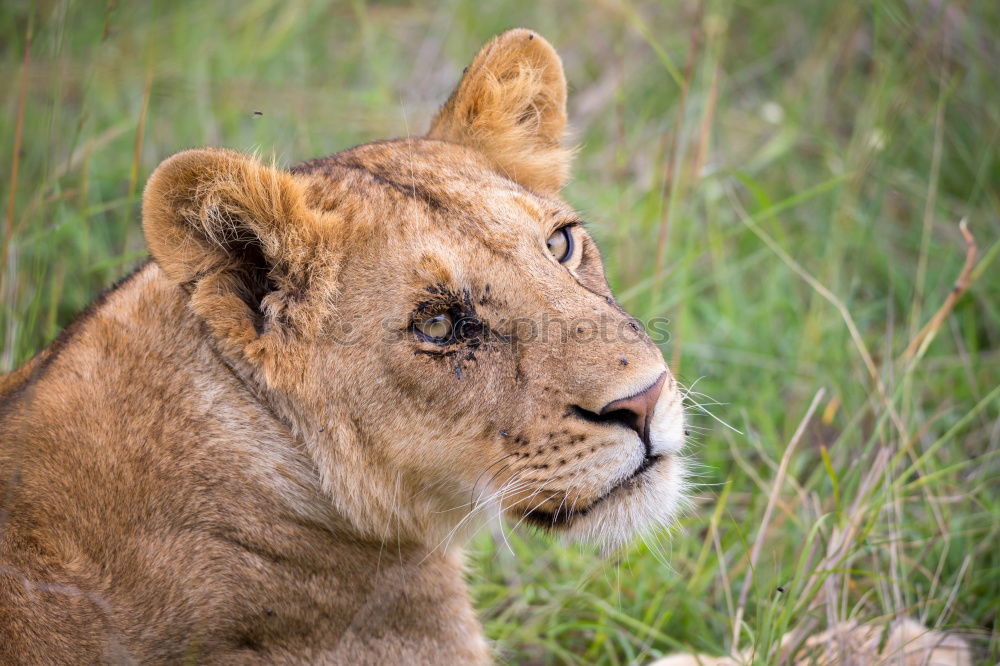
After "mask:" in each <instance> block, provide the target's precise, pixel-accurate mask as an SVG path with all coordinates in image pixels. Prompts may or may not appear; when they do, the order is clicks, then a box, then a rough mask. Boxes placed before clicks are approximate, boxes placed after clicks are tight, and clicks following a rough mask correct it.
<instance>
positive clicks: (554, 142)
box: [427, 28, 572, 192]
mask: <svg viewBox="0 0 1000 666" xmlns="http://www.w3.org/2000/svg"><path fill="white" fill-rule="evenodd" d="M565 130H566V78H565V76H564V75H563V68H562V62H561V61H560V60H559V55H558V54H557V53H556V51H555V49H554V48H552V45H551V44H549V43H548V42H547V41H545V39H543V38H542V37H541V36H540V35H538V34H537V33H534V32H532V31H530V30H525V29H523V28H518V29H515V30H508V31H507V32H505V33H503V34H502V35H499V36H497V37H494V38H493V39H492V40H491V41H490V42H489V43H488V44H486V46H484V47H483V48H482V50H481V51H480V52H479V54H478V55H476V57H475V59H474V60H473V61H472V64H471V65H470V66H469V67H468V69H467V70H466V72H465V75H464V76H463V77H462V80H461V81H460V82H459V84H458V87H457V88H456V89H455V91H454V92H453V93H452V94H451V97H450V98H448V101H447V102H446V103H445V105H444V106H443V107H442V108H441V110H440V111H439V112H438V114H437V116H436V117H435V118H434V121H433V123H431V130H430V132H429V133H428V135H427V136H428V137H429V138H432V139H442V140H444V141H451V142H454V143H461V144H464V145H467V146H470V147H472V148H476V149H478V150H479V151H481V152H482V153H484V154H485V155H486V156H487V157H488V158H489V159H490V160H491V161H492V162H493V164H494V166H495V167H496V168H497V169H499V170H500V171H501V172H503V173H504V174H505V175H507V176H509V177H510V178H511V179H513V180H515V181H517V182H519V183H521V184H522V185H524V186H525V187H528V188H529V189H533V190H537V191H541V192H554V191H557V190H559V189H560V188H561V187H562V186H563V185H564V184H565V183H566V179H567V177H568V175H569V167H570V161H571V155H572V151H571V150H569V149H567V148H565V147H563V146H562V144H561V142H562V139H563V133H564V132H565Z"/></svg>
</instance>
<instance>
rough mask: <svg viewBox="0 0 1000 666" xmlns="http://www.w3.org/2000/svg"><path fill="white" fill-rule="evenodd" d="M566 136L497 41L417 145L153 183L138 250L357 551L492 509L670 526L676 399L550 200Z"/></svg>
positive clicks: (538, 77)
mask: <svg viewBox="0 0 1000 666" xmlns="http://www.w3.org/2000/svg"><path fill="white" fill-rule="evenodd" d="M565 126H566V83H565V79H564V76H563V70H562V64H561V62H560V60H559V57H558V55H557V54H556V52H555V51H554V50H553V48H552V46H551V45H549V43H548V42H546V41H545V40H544V39H542V38H541V37H540V36H539V35H537V34H535V33H532V32H530V31H528V30H511V31H509V32H506V33H504V34H503V35H500V36H499V37H497V38H495V39H494V40H492V41H491V42H489V43H488V44H487V45H486V46H485V47H484V48H483V49H482V51H480V53H479V54H478V55H477V56H476V58H475V59H474V60H473V62H472V64H471V65H470V67H469V68H468V69H467V70H466V73H465V75H464V76H463V78H462V80H461V82H460V83H459V85H458V87H457V89H456V90H455V91H454V93H453V94H452V95H451V97H450V98H449V100H448V101H447V103H446V104H445V105H444V106H443V107H442V109H441V110H440V112H439V113H438V114H437V116H436V117H435V119H434V121H433V124H432V126H431V130H430V132H429V133H428V134H427V136H425V137H421V138H407V139H397V140H392V141H384V142H378V143H373V144H368V145H363V146H360V147H357V148H353V149H351V150H347V151H344V152H341V153H338V154H336V155H333V156H332V157H327V158H322V159H317V160H313V161H310V162H306V163H304V164H302V165H299V166H297V167H295V168H293V169H292V170H291V171H287V172H286V171H280V170H277V169H275V168H273V167H271V166H267V165H263V164H261V163H259V162H258V161H257V160H255V159H253V158H251V157H247V156H244V155H241V154H237V153H233V152H229V151H223V150H192V151H187V152H183V153H180V154H178V155H175V156H174V157H172V158H170V159H168V160H166V161H165V162H164V163H163V164H162V165H161V166H160V167H159V168H158V169H157V170H156V172H155V173H154V174H153V176H152V177H151V179H150V180H149V184H148V186H147V188H146V192H145V198H144V202H143V219H144V222H143V223H144V228H145V232H146V238H147V241H148V244H149V249H150V252H151V254H152V255H153V257H154V259H155V260H156V262H157V263H158V264H159V266H160V267H161V268H162V270H163V271H164V273H165V274H166V276H167V277H168V279H170V280H171V281H173V282H175V283H176V284H177V285H179V286H180V287H181V288H183V290H184V293H185V298H186V299H188V303H189V309H190V311H191V312H192V313H193V314H194V315H195V316H197V317H199V318H200V319H201V320H203V322H204V324H205V330H206V331H207V335H208V339H209V341H210V343H211V345H212V346H213V347H214V349H215V350H216V352H217V353H218V355H219V356H220V358H221V359H222V361H223V362H225V363H226V364H227V365H228V366H229V368H230V369H231V370H233V371H235V372H236V373H237V374H238V375H239V376H240V377H241V378H242V379H243V381H244V382H245V383H246V384H247V385H248V387H249V388H250V390H252V391H254V392H255V393H256V394H257V395H258V396H259V398H260V399H261V400H263V401H265V402H266V403H267V404H268V405H269V406H270V407H271V409H272V411H273V412H274V413H275V414H276V416H277V417H278V418H280V419H282V420H283V421H285V423H287V425H288V427H289V429H290V431H291V434H292V435H293V436H294V437H295V438H297V440H298V441H300V442H301V443H302V445H303V446H304V447H305V448H306V449H307V450H308V451H309V453H310V455H311V456H312V458H313V459H314V460H315V462H316V465H317V468H318V470H319V474H320V478H321V480H322V484H323V488H324V491H325V492H326V493H327V494H328V498H329V500H330V501H331V502H332V503H333V504H334V506H335V508H336V509H337V511H338V512H339V513H340V514H341V515H342V516H343V517H344V518H345V519H346V520H348V521H349V522H350V524H351V525H353V527H354V528H355V529H356V530H357V533H358V534H359V535H365V536H366V537H370V538H373V539H385V538H386V537H387V536H388V537H391V538H399V539H403V540H416V541H421V542H426V543H430V544H431V545H436V544H437V543H439V542H440V540H442V539H445V538H447V537H448V536H449V535H450V534H452V533H457V532H459V530H457V529H456V528H457V527H458V526H459V525H466V524H474V523H475V522H476V521H468V520H466V518H468V517H469V516H470V515H475V514H478V513H484V514H485V513H486V511H483V509H489V510H490V511H499V512H502V513H504V514H506V515H507V516H508V517H510V518H512V519H514V520H515V521H522V520H524V521H527V522H530V523H533V524H535V525H540V526H545V527H546V528H551V529H553V530H564V531H566V532H568V533H569V534H571V535H573V536H579V537H584V538H589V539H592V540H597V541H600V542H602V543H604V544H605V545H608V544H617V543H620V542H622V541H623V540H624V539H627V538H628V537H630V536H631V535H632V534H634V533H635V532H636V531H637V530H641V529H642V528H644V527H645V526H648V525H651V524H658V523H662V522H665V521H667V520H669V519H670V517H671V516H672V514H673V512H674V511H675V508H676V506H677V504H678V501H679V499H680V496H681V492H682V484H683V476H684V472H683V466H682V462H681V460H680V459H679V457H678V454H679V452H680V450H681V446H682V444H683V441H684V426H683V414H682V406H681V394H680V392H679V390H678V387H677V384H676V382H675V381H674V378H673V377H672V376H671V373H670V371H669V370H668V369H667V366H666V364H665V363H664V360H663V357H662V355H661V353H660V351H659V349H657V347H656V346H655V345H654V344H653V342H652V341H651V340H650V339H649V337H648V336H647V335H646V333H645V332H644V330H643V327H642V325H641V324H640V323H639V322H637V321H636V320H635V319H633V318H632V317H630V316H629V315H628V314H627V313H626V312H625V311H624V310H622V308H621V307H619V305H618V304H617V303H616V302H615V300H614V298H613V297H612V295H611V292H610V290H609V288H608V285H607V282H606V280H605V277H604V271H603V267H602V265H601V258H600V255H599V254H598V250H597V247H596V246H595V244H594V241H593V240H592V239H591V237H590V235H589V234H588V233H587V231H586V229H585V228H584V225H583V224H582V222H581V217H580V215H578V214H577V213H575V212H574V211H573V209H572V208H571V207H570V206H569V205H567V204H566V203H565V202H564V201H563V200H562V199H561V198H560V196H559V190H560V188H561V187H562V186H563V184H564V183H565V181H566V179H567V174H568V170H569V162H570V157H571V151H570V150H568V149H566V148H565V147H563V146H562V144H561V141H562V139H563V133H564V130H565ZM250 431H251V432H252V428H251V429H250Z"/></svg>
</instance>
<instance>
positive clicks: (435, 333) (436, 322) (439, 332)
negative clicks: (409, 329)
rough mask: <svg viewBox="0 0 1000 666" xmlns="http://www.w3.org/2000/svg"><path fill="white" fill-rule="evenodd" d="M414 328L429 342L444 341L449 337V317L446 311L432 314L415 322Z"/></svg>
mask: <svg viewBox="0 0 1000 666" xmlns="http://www.w3.org/2000/svg"><path fill="white" fill-rule="evenodd" d="M414 328H416V329H417V332H418V333H420V335H422V336H423V337H424V338H426V339H427V340H429V341H431V342H444V341H446V340H447V339H448V338H450V337H451V317H450V316H448V314H446V313H442V314H439V315H434V316H433V317H429V318H427V319H424V320H423V321H421V322H417V323H416V324H414Z"/></svg>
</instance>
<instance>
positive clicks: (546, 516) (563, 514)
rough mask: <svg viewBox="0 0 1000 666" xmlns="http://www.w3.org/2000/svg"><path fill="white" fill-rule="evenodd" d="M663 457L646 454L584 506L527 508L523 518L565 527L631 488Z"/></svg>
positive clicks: (544, 524)
mask: <svg viewBox="0 0 1000 666" xmlns="http://www.w3.org/2000/svg"><path fill="white" fill-rule="evenodd" d="M662 459H663V456H662V455H652V456H646V457H645V458H644V459H643V461H642V462H641V463H639V464H638V465H637V466H636V468H635V469H634V470H632V473H631V474H629V475H628V476H627V477H625V478H624V479H622V480H621V481H619V482H618V483H616V484H615V485H613V486H612V487H611V488H609V489H608V490H606V491H605V492H604V493H603V494H602V495H599V496H598V497H597V498H596V499H594V500H593V501H592V502H590V503H589V504H587V505H586V506H584V507H572V508H563V507H562V506H560V507H559V508H558V509H556V510H555V511H545V510H544V509H537V508H535V509H529V510H528V511H527V512H526V513H525V514H524V518H523V519H524V520H525V521H527V522H528V523H531V524H532V525H536V526H537V527H544V528H554V527H565V526H567V525H569V524H570V523H571V522H572V521H573V519H575V518H579V517H582V516H586V515H587V514H588V513H590V512H591V511H592V510H593V509H594V507H596V506H598V505H599V504H601V503H602V502H604V501H606V500H607V499H608V498H610V497H612V496H613V495H615V493H618V492H619V491H621V490H624V489H627V488H632V487H634V486H635V485H636V484H637V483H639V482H640V481H641V480H642V476H643V475H644V474H645V473H646V472H648V471H649V470H650V469H652V468H653V467H654V466H655V465H656V463H658V462H660V460H662Z"/></svg>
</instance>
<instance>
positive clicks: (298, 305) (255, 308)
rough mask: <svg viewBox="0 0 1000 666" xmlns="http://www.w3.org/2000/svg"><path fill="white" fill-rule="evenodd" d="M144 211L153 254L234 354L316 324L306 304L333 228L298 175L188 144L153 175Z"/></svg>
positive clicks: (239, 155) (143, 215)
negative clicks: (327, 230)
mask: <svg viewBox="0 0 1000 666" xmlns="http://www.w3.org/2000/svg"><path fill="white" fill-rule="evenodd" d="M142 217H143V230H144V231H145V234H146V243H147V245H148V246H149V251H150V254H151V255H152V256H153V259H154V260H155V261H156V263H157V264H159V265H160V267H161V268H162V269H163V271H164V273H166V275H167V276H168V277H169V278H170V280H172V281H173V282H175V283H177V284H179V285H181V286H182V287H184V288H185V289H186V290H187V291H188V293H189V294H190V296H191V299H190V306H191V308H192V309H193V310H194V311H195V313H196V314H198V315H199V316H200V317H201V318H202V319H204V320H205V321H206V323H208V325H209V327H210V328H211V329H212V331H213V332H214V333H215V335H216V337H217V338H218V339H219V341H220V342H222V343H223V344H224V346H225V347H227V348H229V350H230V351H242V352H244V353H246V347H247V345H249V344H250V343H251V342H253V341H254V340H256V339H258V338H259V337H260V336H261V335H262V334H263V333H265V332H267V331H268V330H270V329H274V328H280V329H288V328H292V327H294V328H298V329H302V328H303V327H308V326H309V325H310V324H311V323H314V322H310V317H309V316H307V315H306V314H305V313H306V312H308V310H307V309H306V308H305V307H302V305H303V303H302V302H303V301H305V300H306V296H307V295H308V294H309V292H310V291H311V290H312V289H311V288H312V287H313V286H314V285H312V284H311V282H315V281H316V280H315V278H316V277H317V276H316V265H317V264H318V263H321V262H315V261H313V257H314V256H315V255H316V253H317V252H318V251H320V249H321V248H322V247H323V245H324V239H325V236H326V235H325V234H321V233H320V220H318V219H317V218H316V216H315V214H314V213H313V212H312V211H311V210H309V209H308V208H307V207H306V206H305V204H304V203H303V196H302V193H301V191H300V188H299V185H298V184H297V183H296V182H295V181H294V180H293V179H292V177H291V176H290V175H289V174H287V173H284V172H281V171H278V170H277V169H274V168H272V167H268V166H264V165H262V164H260V163H259V162H258V161H257V160H255V159H253V158H250V157H247V156H245V155H241V154H239V153H235V152H232V151H228V150H215V149H202V150H188V151H185V152H182V153H178V154H177V155H174V156H173V157H171V158H169V159H167V160H166V161H164V162H163V163H162V164H161V165H160V166H159V167H157V169H156V171H154V172H153V175H152V176H151V177H150V179H149V182H148V183H147V185H146V190H145V193H144V195H143V202H142ZM296 310H301V311H302V312H296Z"/></svg>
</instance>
